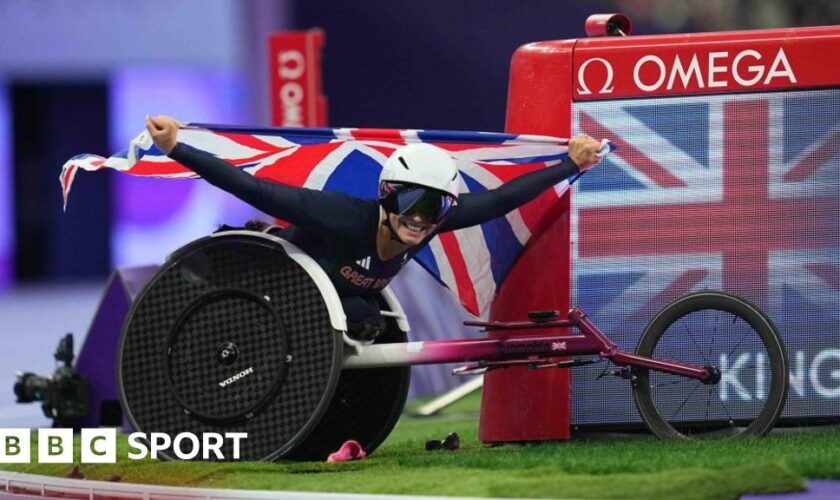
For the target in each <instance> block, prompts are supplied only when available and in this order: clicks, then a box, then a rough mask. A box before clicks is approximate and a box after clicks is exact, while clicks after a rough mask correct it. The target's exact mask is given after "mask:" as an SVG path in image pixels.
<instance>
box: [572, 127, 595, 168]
mask: <svg viewBox="0 0 840 500" xmlns="http://www.w3.org/2000/svg"><path fill="white" fill-rule="evenodd" d="M599 149H601V143H600V142H599V141H596V140H595V139H593V138H591V137H589V136H588V135H576V136H574V137H572V138H571V139H569V158H571V159H572V161H573V162H575V165H577V166H578V168H580V171H581V172H585V171H587V170H589V169H590V168H592V167H594V166H595V165H597V164H598V162H599V161H601V158H599V157H598V150H599Z"/></svg>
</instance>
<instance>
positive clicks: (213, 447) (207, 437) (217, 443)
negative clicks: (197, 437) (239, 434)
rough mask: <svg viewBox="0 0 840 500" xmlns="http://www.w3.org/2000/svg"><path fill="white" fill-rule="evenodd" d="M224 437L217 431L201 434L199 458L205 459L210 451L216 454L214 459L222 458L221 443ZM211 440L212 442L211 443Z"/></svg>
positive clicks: (208, 456)
mask: <svg viewBox="0 0 840 500" xmlns="http://www.w3.org/2000/svg"><path fill="white" fill-rule="evenodd" d="M224 440H225V438H224V437H222V436H221V435H220V434H219V433H217V432H205V433H204V434H202V435H201V450H202V451H201V453H202V455H201V458H203V459H204V460H207V459H209V458H210V452H211V451H212V452H213V454H214V455H216V459H218V460H224V458H225V456H224V455H223V454H222V443H224ZM211 441H212V443H211Z"/></svg>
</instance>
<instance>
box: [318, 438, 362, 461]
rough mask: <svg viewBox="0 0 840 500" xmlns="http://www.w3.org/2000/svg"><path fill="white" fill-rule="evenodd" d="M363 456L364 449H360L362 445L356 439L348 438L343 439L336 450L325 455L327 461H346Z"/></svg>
mask: <svg viewBox="0 0 840 500" xmlns="http://www.w3.org/2000/svg"><path fill="white" fill-rule="evenodd" d="M363 458H365V450H363V449H362V445H360V444H359V442H358V441H354V440H352V439H350V440H348V441H345V442H344V444H343V445H341V448H339V449H338V451H337V452H335V453H332V454H330V456H329V457H327V463H334V462H347V461H350V460H361V459H363Z"/></svg>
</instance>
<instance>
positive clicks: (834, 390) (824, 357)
mask: <svg viewBox="0 0 840 500" xmlns="http://www.w3.org/2000/svg"><path fill="white" fill-rule="evenodd" d="M832 358H833V359H834V360H835V361H840V349H826V350H824V351H820V352H819V354H817V356H816V357H815V358H814V362H813V363H811V373H810V375H811V385H813V386H814V390H815V391H817V394H819V395H820V396H822V397H824V398H828V399H834V398H838V397H840V384H838V385H836V386H835V387H826V386H824V385H822V382H820V365H822V364H823V363H825V362H826V361H829V360H831V359H832ZM829 377H831V378H833V379H834V380H836V381H838V382H840V369H834V370H831V373H830V374H829Z"/></svg>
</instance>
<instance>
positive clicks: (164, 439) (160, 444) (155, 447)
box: [149, 432, 172, 458]
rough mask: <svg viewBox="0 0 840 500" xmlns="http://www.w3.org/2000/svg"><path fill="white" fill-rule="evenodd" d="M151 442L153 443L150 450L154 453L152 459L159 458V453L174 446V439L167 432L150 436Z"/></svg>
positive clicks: (154, 433)
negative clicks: (171, 445)
mask: <svg viewBox="0 0 840 500" xmlns="http://www.w3.org/2000/svg"><path fill="white" fill-rule="evenodd" d="M149 442H150V443H151V445H150V446H149V448H150V449H151V451H152V458H157V456H158V452H159V451H163V450H165V449H167V448H169V445H170V444H172V439H171V438H170V437H169V434H166V433H165V432H153V433H152V434H151V436H149Z"/></svg>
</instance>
